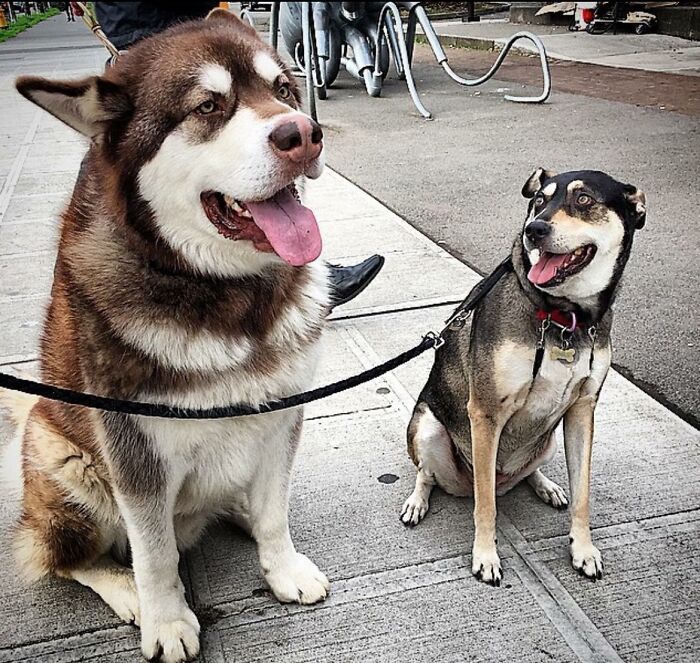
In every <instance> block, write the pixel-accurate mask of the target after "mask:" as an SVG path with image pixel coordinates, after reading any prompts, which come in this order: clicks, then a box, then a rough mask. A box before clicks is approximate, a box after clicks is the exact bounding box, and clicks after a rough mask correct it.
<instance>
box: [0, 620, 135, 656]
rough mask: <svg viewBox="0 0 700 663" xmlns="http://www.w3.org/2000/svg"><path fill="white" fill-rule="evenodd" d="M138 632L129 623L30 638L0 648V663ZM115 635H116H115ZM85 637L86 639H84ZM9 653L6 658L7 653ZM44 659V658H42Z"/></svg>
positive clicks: (78, 647)
mask: <svg viewBox="0 0 700 663" xmlns="http://www.w3.org/2000/svg"><path fill="white" fill-rule="evenodd" d="M137 634H138V629H137V628H136V627H135V626H130V625H129V624H119V625H117V626H113V627H111V628H105V627H104V626H100V627H99V628H95V629H86V630H84V631H76V632H75V633H68V634H63V635H62V636H61V637H58V638H57V637H55V636H49V637H47V638H46V639H42V640H32V641H27V642H23V643H21V644H19V645H12V646H10V647H5V648H2V649H0V663H6V662H9V661H13V662H15V661H24V660H29V661H40V660H42V659H40V658H37V653H38V652H39V651H40V650H44V651H45V650H46V649H47V648H50V649H52V650H53V651H52V653H59V654H61V653H66V652H67V651H70V649H80V648H84V647H89V646H92V645H93V643H95V642H98V643H99V642H110V643H115V642H119V641H120V640H124V639H126V638H129V637H133V636H135V635H137ZM115 636H116V637H115ZM86 639H87V641H86ZM72 641H76V643H75V646H74V647H71V642H72ZM128 649H131V647H128V648H125V649H124V650H123V651H128ZM8 654H9V655H11V656H12V657H11V658H8V656H7V655H8ZM44 660H45V659H44Z"/></svg>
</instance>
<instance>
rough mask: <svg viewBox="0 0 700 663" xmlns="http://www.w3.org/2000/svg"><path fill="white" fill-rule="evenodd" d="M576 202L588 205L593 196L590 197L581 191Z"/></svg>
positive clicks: (584, 205) (583, 205)
mask: <svg viewBox="0 0 700 663" xmlns="http://www.w3.org/2000/svg"><path fill="white" fill-rule="evenodd" d="M576 202H577V203H578V204H579V205H581V206H582V207H588V205H590V204H591V203H592V202H593V198H591V197H590V196H589V195H587V194H585V193H582V194H581V195H580V196H579V197H578V198H577V199H576Z"/></svg>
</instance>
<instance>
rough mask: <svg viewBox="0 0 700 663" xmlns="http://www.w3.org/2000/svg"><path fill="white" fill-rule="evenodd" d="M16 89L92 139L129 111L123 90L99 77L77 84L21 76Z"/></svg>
mask: <svg viewBox="0 0 700 663" xmlns="http://www.w3.org/2000/svg"><path fill="white" fill-rule="evenodd" d="M15 86H16V88H17V91H18V92H19V93H20V94H21V95H22V96H23V97H26V98H27V99H29V101H32V102H34V103H35V104H36V105H37V106H40V107H41V108H43V109H44V110H46V111H48V112H49V113H51V115H53V116H54V117H57V118H58V119H59V120H61V121H62V122H65V123H66V124H67V125H68V126H69V127H72V128H73V129H75V130H76V131H79V132H80V133H81V134H83V135H85V136H87V137H88V138H92V139H96V138H98V137H99V136H100V135H101V134H103V133H104V132H105V131H106V130H107V128H108V126H109V123H110V122H112V121H114V120H117V119H119V118H121V117H124V116H125V115H127V114H128V113H129V112H131V110H132V104H131V100H130V99H129V97H128V95H127V94H126V91H125V90H124V89H123V88H122V86H121V85H119V84H118V83H115V82H113V81H111V80H107V79H105V78H101V77H100V76H90V77H88V78H84V79H82V80H78V81H52V80H49V79H48V78H41V77H40V76H20V77H19V78H18V79H17V80H16V81H15Z"/></svg>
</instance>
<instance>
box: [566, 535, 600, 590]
mask: <svg viewBox="0 0 700 663" xmlns="http://www.w3.org/2000/svg"><path fill="white" fill-rule="evenodd" d="M570 550H571V565H572V566H573V567H574V568H575V569H576V570H577V571H578V572H579V575H582V576H586V577H587V578H590V579H591V580H593V581H594V582H595V581H596V580H600V579H601V578H602V577H603V557H602V556H601V554H600V550H598V548H596V547H595V546H594V545H593V544H592V543H578V542H577V541H576V539H575V538H574V539H571V547H570Z"/></svg>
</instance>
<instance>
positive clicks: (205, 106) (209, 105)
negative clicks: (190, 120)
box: [195, 99, 216, 115]
mask: <svg viewBox="0 0 700 663" xmlns="http://www.w3.org/2000/svg"><path fill="white" fill-rule="evenodd" d="M195 110H196V112H197V113H199V114H200V115H209V114H210V113H213V112H214V111H215V110H216V104H215V103H214V102H213V101H212V100H211V99H208V100H207V101H205V102H203V103H201V104H199V106H197V108H196V109H195Z"/></svg>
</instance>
